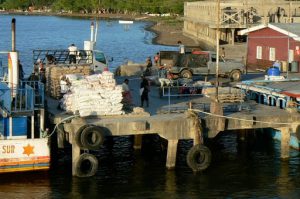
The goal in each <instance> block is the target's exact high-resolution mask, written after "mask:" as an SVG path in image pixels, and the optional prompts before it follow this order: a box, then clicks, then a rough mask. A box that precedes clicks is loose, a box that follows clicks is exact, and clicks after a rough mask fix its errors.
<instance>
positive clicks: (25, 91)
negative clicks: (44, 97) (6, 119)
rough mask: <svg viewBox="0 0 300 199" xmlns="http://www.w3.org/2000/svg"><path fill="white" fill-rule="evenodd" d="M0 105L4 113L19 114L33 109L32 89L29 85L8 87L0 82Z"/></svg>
mask: <svg viewBox="0 0 300 199" xmlns="http://www.w3.org/2000/svg"><path fill="white" fill-rule="evenodd" d="M0 107H1V109H2V110H3V111H5V112H6V113H8V114H10V115H12V114H21V113H28V112H30V113H32V112H33V111H34V90H33V88H32V87H30V86H29V85H24V87H23V88H9V87H8V85H7V84H5V83H1V84H0Z"/></svg>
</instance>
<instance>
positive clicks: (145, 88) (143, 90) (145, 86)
mask: <svg viewBox="0 0 300 199" xmlns="http://www.w3.org/2000/svg"><path fill="white" fill-rule="evenodd" d="M141 78H142V82H141V86H140V95H141V107H143V106H144V101H146V105H147V107H149V96H148V93H149V92H150V89H149V82H148V80H147V79H146V78H145V76H144V75H142V76H141Z"/></svg>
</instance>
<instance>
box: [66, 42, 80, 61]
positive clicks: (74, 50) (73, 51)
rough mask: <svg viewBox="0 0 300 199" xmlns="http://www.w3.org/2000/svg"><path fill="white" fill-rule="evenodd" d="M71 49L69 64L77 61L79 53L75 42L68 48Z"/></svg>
mask: <svg viewBox="0 0 300 199" xmlns="http://www.w3.org/2000/svg"><path fill="white" fill-rule="evenodd" d="M68 50H69V64H72V63H74V64H75V63H76V54H77V50H78V49H77V47H76V46H75V44H71V45H70V46H69V48H68Z"/></svg>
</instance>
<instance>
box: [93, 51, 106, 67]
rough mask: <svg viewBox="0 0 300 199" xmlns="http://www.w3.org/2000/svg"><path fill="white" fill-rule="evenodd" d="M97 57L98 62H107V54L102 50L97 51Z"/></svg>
mask: <svg viewBox="0 0 300 199" xmlns="http://www.w3.org/2000/svg"><path fill="white" fill-rule="evenodd" d="M95 59H96V60H97V61H98V62H101V63H103V64H106V59H105V56H104V54H103V53H102V52H95Z"/></svg>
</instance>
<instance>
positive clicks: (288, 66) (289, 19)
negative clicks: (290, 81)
mask: <svg viewBox="0 0 300 199" xmlns="http://www.w3.org/2000/svg"><path fill="white" fill-rule="evenodd" d="M290 24H291V2H290V1H289V13H288V38H287V39H288V40H287V47H288V49H287V69H286V78H289V69H290V60H291V58H290Z"/></svg>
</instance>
